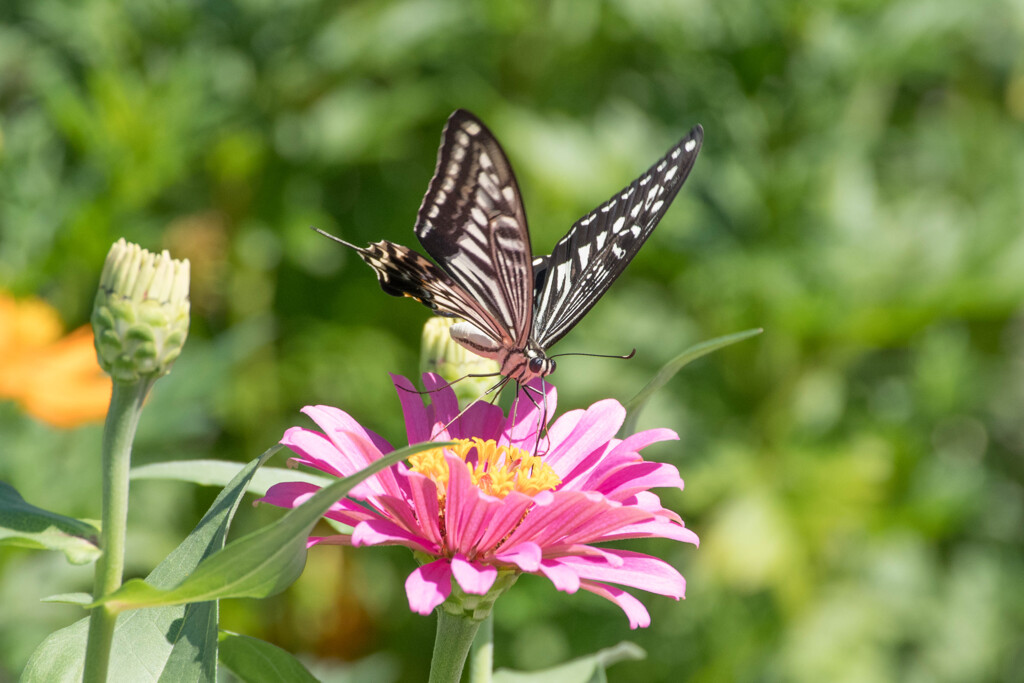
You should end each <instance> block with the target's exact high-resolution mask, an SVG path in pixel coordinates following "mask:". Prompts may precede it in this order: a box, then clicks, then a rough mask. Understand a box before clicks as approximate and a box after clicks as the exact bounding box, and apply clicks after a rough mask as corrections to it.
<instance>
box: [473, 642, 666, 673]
mask: <svg viewBox="0 0 1024 683" xmlns="http://www.w3.org/2000/svg"><path fill="white" fill-rule="evenodd" d="M646 656H647V653H646V652H644V650H643V648H641V647H640V646H639V645H637V644H636V643H631V642H629V641H626V640H624V641H622V642H621V643H619V644H618V645H613V646H612V647H609V648H605V649H604V650H598V651H597V652H595V653H593V654H590V655H587V656H585V657H580V658H579V659H573V660H570V661H568V662H565V663H564V664H559V665H558V666H555V667H552V668H550V669H543V670H541V671H512V670H510V669H498V670H497V671H495V672H494V677H493V678H492V680H493V681H494V683H547V682H550V683H604V681H607V680H608V679H607V677H606V676H605V670H606V669H607V668H608V667H610V666H611V665H613V664H615V663H617V662H621V661H624V660H627V659H633V660H639V659H643V658H645V657H646Z"/></svg>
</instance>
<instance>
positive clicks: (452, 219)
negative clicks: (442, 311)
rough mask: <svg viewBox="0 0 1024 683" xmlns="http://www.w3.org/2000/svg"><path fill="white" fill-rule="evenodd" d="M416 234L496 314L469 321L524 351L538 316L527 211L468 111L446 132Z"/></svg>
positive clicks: (495, 148)
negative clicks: (535, 313)
mask: <svg viewBox="0 0 1024 683" xmlns="http://www.w3.org/2000/svg"><path fill="white" fill-rule="evenodd" d="M416 236H417V237H419V240H420V243H421V244H423V247H424V248H425V249H426V250H427V253H429V254H430V255H431V256H432V257H433V258H434V259H435V260H436V261H437V262H438V264H439V265H440V266H441V268H442V269H443V270H444V271H445V272H446V273H447V274H448V275H449V276H450V277H451V279H452V280H454V281H455V282H457V283H458V284H459V285H461V287H462V288H464V289H465V290H466V291H467V292H468V293H469V295H470V296H471V297H472V299H473V300H474V301H475V302H476V303H478V305H480V306H482V307H483V308H484V309H486V311H487V312H488V313H489V314H490V316H477V317H476V318H471V319H470V321H471V322H473V323H474V324H475V325H476V326H477V327H479V328H480V329H481V331H483V332H485V333H487V334H488V335H492V336H493V338H494V339H495V340H496V341H498V342H500V343H501V344H502V345H506V346H508V345H510V346H512V347H514V348H522V347H523V346H525V345H526V343H527V341H528V340H529V335H530V329H531V321H532V315H533V278H532V273H533V270H532V268H531V265H530V259H531V258H532V257H531V253H532V252H531V250H530V233H529V231H528V230H527V225H526V213H525V211H524V210H523V204H522V200H521V199H520V196H519V188H518V186H517V185H516V179H515V176H514V175H513V174H512V168H511V166H510V165H509V163H508V159H507V158H506V157H505V153H504V152H503V151H502V149H501V146H500V145H499V144H498V141H497V140H495V139H494V136H493V135H492V134H491V132H490V131H489V130H488V129H487V127H486V126H484V124H483V123H481V122H480V120H479V119H477V118H476V117H475V116H473V115H472V114H470V113H469V112H467V111H464V110H461V109H460V110H458V111H456V112H455V113H453V114H452V115H451V117H449V119H448V124H447V125H446V126H445V129H444V133H443V134H442V136H441V147H440V149H439V150H438V156H437V168H436V170H435V171H434V177H433V178H432V179H431V181H430V186H429V188H428V189H427V194H426V196H425V197H424V198H423V204H422V205H421V206H420V210H419V214H418V217H417V221H416ZM481 318H482V319H481Z"/></svg>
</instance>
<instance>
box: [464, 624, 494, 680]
mask: <svg viewBox="0 0 1024 683" xmlns="http://www.w3.org/2000/svg"><path fill="white" fill-rule="evenodd" d="M493 671H494V612H491V613H490V614H488V615H487V618H486V619H484V620H483V623H482V624H480V630H479V632H477V634H476V638H474V639H473V649H472V650H471V651H470V655H469V681H470V683H491V673H492V672H493Z"/></svg>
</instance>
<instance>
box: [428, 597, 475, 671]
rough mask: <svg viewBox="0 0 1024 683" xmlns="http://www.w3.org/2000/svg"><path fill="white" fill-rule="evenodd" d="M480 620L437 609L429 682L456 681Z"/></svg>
mask: <svg viewBox="0 0 1024 683" xmlns="http://www.w3.org/2000/svg"><path fill="white" fill-rule="evenodd" d="M480 623H481V622H480V621H479V620H478V619H473V618H470V617H466V616H455V615H453V614H449V613H448V612H446V611H445V610H443V609H439V610H437V638H436V639H435V640H434V656H433V659H432V660H431V662H430V683H458V682H459V679H460V678H461V677H462V667H463V666H464V665H465V664H466V655H467V654H469V647H470V645H472V644H473V638H474V637H475V636H476V632H477V629H479V628H480Z"/></svg>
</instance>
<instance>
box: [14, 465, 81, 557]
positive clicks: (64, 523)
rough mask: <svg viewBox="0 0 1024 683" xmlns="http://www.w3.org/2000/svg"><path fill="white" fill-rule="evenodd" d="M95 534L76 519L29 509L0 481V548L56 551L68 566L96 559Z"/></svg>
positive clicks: (17, 494) (34, 508) (27, 504)
mask: <svg viewBox="0 0 1024 683" xmlns="http://www.w3.org/2000/svg"><path fill="white" fill-rule="evenodd" d="M99 533H100V532H99V530H98V529H97V528H96V527H95V526H93V525H92V524H89V523H88V522H84V521H82V520H79V519H74V518H72V517H65V516H64V515H59V514H57V513H56V512H50V511H49V510H43V509H42V508H37V507H36V506H34V505H31V504H29V503H27V502H26V501H25V499H24V498H22V497H21V494H20V493H18V492H17V491H16V490H15V489H14V487H13V486H11V485H10V484H7V483H5V482H2V481H0V544H2V545H16V546H21V547H24V548H38V549H41V550H59V551H60V552H62V553H64V555H65V556H66V557H67V558H68V562H71V563H72V564H85V563H87V562H92V561H93V560H95V559H96V558H97V557H99V556H100V549H99V545H98V543H99V541H98V539H99Z"/></svg>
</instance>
